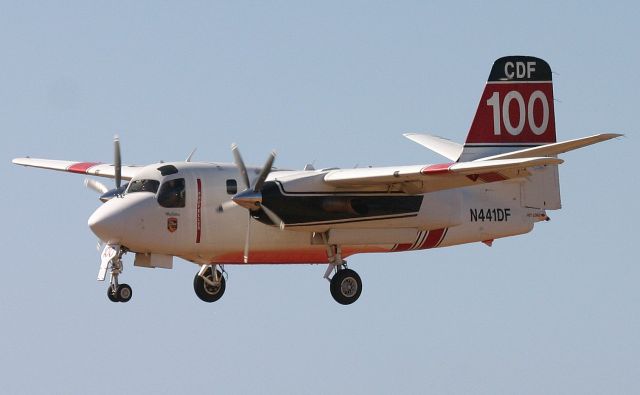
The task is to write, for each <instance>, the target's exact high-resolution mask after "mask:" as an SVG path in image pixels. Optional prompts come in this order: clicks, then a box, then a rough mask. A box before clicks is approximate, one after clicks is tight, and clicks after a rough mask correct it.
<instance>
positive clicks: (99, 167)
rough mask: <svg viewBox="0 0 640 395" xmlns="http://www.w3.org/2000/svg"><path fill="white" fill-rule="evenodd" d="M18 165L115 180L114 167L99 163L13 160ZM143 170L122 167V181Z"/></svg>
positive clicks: (29, 159)
mask: <svg viewBox="0 0 640 395" xmlns="http://www.w3.org/2000/svg"><path fill="white" fill-rule="evenodd" d="M12 162H13V163H14V164H16V165H21V166H27V167H38V168H41V169H49V170H58V171H65V172H70V173H78V174H88V175H92V176H98V177H107V178H115V172H116V168H115V166H114V165H111V164H107V163H98V162H73V161H68V160H54V159H38V158H16V159H14V160H12ZM140 169H141V167H140V166H131V165H129V166H122V179H123V180H127V181H129V180H131V179H132V178H133V177H134V176H135V175H136V173H137V172H138V171H139V170H140Z"/></svg>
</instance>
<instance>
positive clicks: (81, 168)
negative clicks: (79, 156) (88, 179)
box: [67, 162, 100, 174]
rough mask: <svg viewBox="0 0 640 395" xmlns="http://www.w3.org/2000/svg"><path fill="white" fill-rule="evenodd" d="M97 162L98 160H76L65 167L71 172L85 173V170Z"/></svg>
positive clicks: (97, 163)
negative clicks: (76, 161)
mask: <svg viewBox="0 0 640 395" xmlns="http://www.w3.org/2000/svg"><path fill="white" fill-rule="evenodd" d="M99 164H100V163H99V162H78V163H74V164H72V165H71V166H69V167H67V171H70V172H72V173H80V174H87V170H89V169H90V168H92V167H93V166H96V165H99Z"/></svg>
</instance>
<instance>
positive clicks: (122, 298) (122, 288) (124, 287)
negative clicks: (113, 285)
mask: <svg viewBox="0 0 640 395" xmlns="http://www.w3.org/2000/svg"><path fill="white" fill-rule="evenodd" d="M132 296H133V291H132V290H131V287H130V286H129V284H120V285H118V288H117V289H116V297H117V298H118V302H122V303H127V302H128V301H130V300H131V297H132Z"/></svg>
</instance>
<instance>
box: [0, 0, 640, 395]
mask: <svg viewBox="0 0 640 395" xmlns="http://www.w3.org/2000/svg"><path fill="white" fill-rule="evenodd" d="M0 8H1V12H0V50H1V51H2V67H1V69H0V70H2V72H0V130H1V131H2V134H3V136H4V143H3V144H2V145H1V146H0V152H1V153H2V157H3V158H4V167H3V174H4V175H5V187H4V189H3V193H2V194H1V197H0V203H1V204H2V207H4V211H5V212H4V214H3V222H2V223H3V226H2V228H1V230H0V232H1V233H0V234H1V235H2V237H3V239H4V245H5V247H6V248H5V250H4V259H3V261H4V262H3V269H4V270H3V273H2V274H3V276H2V277H3V281H2V286H3V292H2V296H1V297H0V314H1V317H2V325H0V353H1V355H2V358H0V383H1V384H0V388H1V389H2V392H5V393H87V392H90V393H107V392H111V393H113V391H118V392H121V393H154V394H157V393H176V392H184V393H195V392H201V391H202V390H203V389H205V390H206V391H214V390H215V391H217V392H220V393H229V394H233V393H238V394H240V393H284V394H300V393H308V394H322V393H330V392H331V393H347V392H349V393H380V394H383V393H427V392H431V393H452V394H469V393H479V394H496V393H523V394H528V393H530V394H539V393H546V394H553V393H619V394H625V393H628V394H632V393H637V392H638V391H640V379H639V377H640V364H638V355H639V353H640V337H638V333H640V315H639V313H638V306H639V305H640V290H639V289H640V287H638V283H639V280H640V268H639V267H638V259H637V249H636V248H635V243H637V230H636V229H637V223H638V214H637V208H636V206H637V198H636V197H637V196H638V192H639V191H638V187H637V184H636V183H635V180H634V179H633V175H632V173H631V171H632V169H633V168H634V167H633V166H635V163H634V162H635V158H636V155H637V152H638V148H639V147H638V142H637V138H636V129H637V126H636V124H637V119H636V118H637V113H638V111H637V106H638V103H639V102H640V100H639V99H640V89H639V88H640V83H639V82H640V77H639V74H638V70H639V69H640V59H639V56H640V55H639V54H640V53H639V52H638V50H637V42H636V41H637V38H638V37H640V28H639V27H638V23H637V20H638V19H639V18H640V7H639V6H638V5H637V3H636V2H618V3H616V4H604V3H592V4H589V3H584V2H563V3H562V4H558V3H557V2H536V3H532V2H491V3H486V2H455V3H453V2H409V1H407V2H393V3H392V2H364V1H363V2H358V1H353V2H315V3H307V2H284V1H282V2H175V3H171V2H144V1H140V2H135V3H131V2H89V3H87V2H65V3H64V4H63V5H60V4H57V3H54V2H51V3H49V2H42V3H29V4H26V3H25V2H2V3H1V5H0ZM511 54H523V55H533V56H538V57H541V58H543V59H545V60H547V61H548V62H549V63H550V65H551V67H552V69H553V71H554V90H555V98H556V99H557V102H556V104H555V111H556V125H557V134H558V139H560V140H562V139H571V138H577V137H581V136H585V135H589V134H593V133H599V132H622V133H625V134H626V135H627V136H626V137H625V138H623V139H618V140H616V141H611V142H607V143H603V144H601V145H598V146H595V147H590V148H586V149H584V150H580V151H575V152H572V153H569V154H565V155H564V156H563V158H564V159H565V160H566V163H565V164H563V165H562V167H561V170H560V176H561V187H562V199H563V205H564V208H563V209H562V210H561V211H558V212H551V213H550V216H551V218H552V221H551V222H549V223H544V224H539V225H537V226H536V228H535V229H534V231H533V232H532V233H530V234H527V235H524V236H521V237H517V238H510V239H504V240H498V241H496V242H495V243H494V246H493V247H491V248H488V247H486V246H484V245H482V244H480V243H478V244H474V245H466V246H460V247H453V248H446V249H440V250H432V251H423V252H409V253H402V254H387V255H362V256H355V257H353V258H351V259H350V261H349V263H350V266H351V267H352V268H354V269H356V270H357V271H358V272H359V274H360V275H361V277H362V278H363V281H364V291H363V293H362V297H361V298H360V300H359V301H358V302H357V303H356V304H354V305H352V306H349V307H344V306H339V305H337V304H336V303H335V302H334V301H333V300H332V299H331V297H330V295H329V289H328V283H327V282H326V281H325V280H323V279H322V274H323V273H324V270H325V267H324V266H277V267H268V266H266V267H265V266H261V267H251V266H249V267H232V268H230V278H229V281H228V283H227V292H226V294H225V296H224V298H223V299H222V300H221V301H220V302H219V303H216V304H213V305H208V304H205V303H201V302H200V301H199V300H198V299H197V298H196V296H195V295H194V293H193V289H192V279H193V275H194V274H195V271H196V267H195V266H193V265H191V264H189V263H186V262H182V261H180V262H177V263H176V264H175V266H174V270H171V271H166V270H160V269H157V270H148V269H142V268H132V265H131V260H130V257H129V260H127V261H126V263H125V265H126V267H125V273H124V278H125V279H126V282H128V283H129V284H131V285H132V286H133V289H134V296H133V299H132V301H131V302H130V303H128V304H126V305H125V304H113V303H110V302H108V301H107V299H106V292H105V284H103V283H97V282H96V281H95V276H96V274H97V270H98V265H99V255H98V252H97V251H96V249H95V244H96V239H95V237H94V236H93V235H92V233H91V232H90V230H89V229H88V227H87V225H86V221H87V218H88V217H89V215H90V214H91V213H92V212H93V210H95V208H96V207H97V206H98V205H99V201H98V200H97V199H96V196H95V193H93V192H92V191H89V190H86V189H85V188H84V187H83V186H82V181H83V179H82V177H81V176H77V175H71V174H61V173H52V172H46V171H38V170H32V169H24V168H20V167H17V166H13V165H11V164H10V159H11V158H14V157H17V156H24V155H31V156H34V157H48V158H55V159H71V160H91V161H110V160H111V157H112V151H111V150H112V146H111V144H112V143H111V139H112V136H113V135H114V134H116V133H117V134H119V135H120V137H121V139H122V145H123V157H124V161H125V162H126V163H136V164H145V163H151V162H156V161H159V160H181V159H184V158H185V157H186V156H187V155H188V154H189V152H190V151H191V150H192V149H193V148H194V147H198V152H197V154H196V157H195V159H200V160H207V161H231V158H232V157H231V153H230V149H229V146H230V144H231V143H232V142H236V143H238V144H239V145H240V147H241V149H242V153H243V156H244V158H245V160H246V161H247V162H250V163H255V164H261V163H262V162H263V161H264V158H265V157H266V155H267V154H268V152H269V151H270V150H271V149H273V148H275V149H277V150H278V153H279V156H278V159H277V165H279V166H282V167H288V168H302V167H303V166H304V165H305V163H308V162H314V163H315V164H316V166H317V167H330V166H340V167H353V166H355V165H360V166H365V165H388V164H398V163H402V164H425V163H433V162H438V161H440V160H441V158H439V157H437V156H436V155H434V154H432V153H430V152H428V151H426V150H425V149H423V148H422V147H420V146H418V145H416V144H414V143H411V142H410V141H408V140H406V139H404V138H402V136H401V134H402V133H405V132H429V133H434V134H438V135H442V136H445V137H448V138H451V139H453V140H457V141H463V140H464V138H465V136H466V133H467V131H468V128H469V125H470V123H471V119H472V116H473V114H474V112H475V109H476V106H477V103H478V100H479V97H480V94H481V92H482V89H483V86H484V83H485V81H486V78H487V76H488V74H489V70H490V67H491V64H492V62H493V61H494V60H495V59H496V58H498V57H501V56H504V55H511Z"/></svg>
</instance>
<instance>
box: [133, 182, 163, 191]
mask: <svg viewBox="0 0 640 395" xmlns="http://www.w3.org/2000/svg"><path fill="white" fill-rule="evenodd" d="M159 186H160V182H159V181H156V180H133V181H131V182H130V183H129V188H128V189H127V193H134V192H151V193H156V192H158V187H159Z"/></svg>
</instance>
